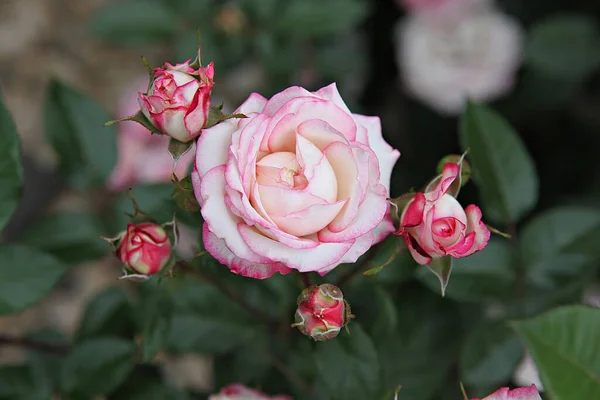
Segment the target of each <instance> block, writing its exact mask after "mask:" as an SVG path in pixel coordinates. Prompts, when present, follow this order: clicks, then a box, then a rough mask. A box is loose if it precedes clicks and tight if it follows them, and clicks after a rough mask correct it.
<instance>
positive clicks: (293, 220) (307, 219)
mask: <svg viewBox="0 0 600 400" xmlns="http://www.w3.org/2000/svg"><path fill="white" fill-rule="evenodd" d="M345 203H346V201H345V200H343V201H338V202H336V203H331V204H313V205H311V206H309V207H307V208H305V209H303V210H300V211H296V212H294V213H291V214H287V215H284V216H276V215H272V216H271V218H272V219H273V221H275V223H276V224H277V225H278V226H279V228H281V229H282V230H283V231H285V232H287V233H289V234H291V235H296V236H305V235H310V234H311V233H315V232H318V231H319V230H321V229H323V228H324V227H326V226H327V224H329V222H331V220H332V219H333V218H334V217H335V216H336V214H337V213H338V212H340V210H341V209H342V207H343V206H344V204H345Z"/></svg>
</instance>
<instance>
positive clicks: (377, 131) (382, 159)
mask: <svg viewBox="0 0 600 400" xmlns="http://www.w3.org/2000/svg"><path fill="white" fill-rule="evenodd" d="M352 117H354V120H355V121H356V122H357V123H358V124H359V125H362V126H363V127H365V128H366V129H367V138H368V142H367V143H363V144H365V145H368V146H369V148H370V149H371V150H373V152H374V153H375V154H376V155H377V159H378V160H379V172H380V180H379V182H380V183H381V184H382V185H383V186H385V188H386V190H387V192H388V193H390V181H391V177H392V169H393V168H394V165H396V161H398V158H399V157H400V152H399V151H398V150H396V149H394V148H393V147H392V146H390V145H389V144H388V143H387V142H386V141H385V140H384V139H383V135H382V134H381V120H380V119H379V117H367V116H364V115H359V114H352ZM357 137H358V135H357Z"/></svg>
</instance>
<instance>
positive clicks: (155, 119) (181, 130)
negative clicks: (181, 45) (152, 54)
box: [138, 60, 214, 142]
mask: <svg viewBox="0 0 600 400" xmlns="http://www.w3.org/2000/svg"><path fill="white" fill-rule="evenodd" d="M213 77H214V65H213V63H210V64H209V65H208V67H206V68H204V67H200V68H199V69H198V70H195V69H194V68H192V67H191V66H190V62H189V60H188V61H186V62H185V63H183V64H176V65H171V64H169V63H166V64H165V65H164V66H163V67H162V68H156V69H155V70H154V81H153V82H152V85H151V86H150V90H149V91H148V93H146V94H143V93H140V94H139V98H138V100H139V103H140V107H141V109H142V112H143V113H144V115H145V116H146V118H148V120H150V122H151V123H152V125H154V126H155V127H156V128H157V129H158V130H159V131H161V132H162V133H164V134H165V135H169V136H171V137H172V138H174V139H177V140H179V141H180V142H189V141H190V140H192V139H195V138H196V137H198V136H199V135H200V132H201V130H202V128H203V127H204V124H205V123H206V120H207V118H208V112H209V107H210V91H211V90H212V87H213V86H214V82H213Z"/></svg>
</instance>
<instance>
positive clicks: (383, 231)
mask: <svg viewBox="0 0 600 400" xmlns="http://www.w3.org/2000/svg"><path fill="white" fill-rule="evenodd" d="M390 209H391V207H390V206H388V210H387V212H386V214H385V216H384V217H383V220H381V222H380V223H379V225H377V227H376V228H375V229H374V230H373V237H374V240H373V244H375V243H379V242H381V241H382V240H383V239H385V238H386V237H388V236H389V234H390V233H392V232H394V231H395V230H396V227H395V226H394V221H393V220H392V214H391V212H390Z"/></svg>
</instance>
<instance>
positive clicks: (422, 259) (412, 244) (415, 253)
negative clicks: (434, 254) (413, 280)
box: [402, 232, 432, 265]
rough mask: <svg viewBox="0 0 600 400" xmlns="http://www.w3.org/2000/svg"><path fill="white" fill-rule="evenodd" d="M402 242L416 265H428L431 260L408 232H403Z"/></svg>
mask: <svg viewBox="0 0 600 400" xmlns="http://www.w3.org/2000/svg"><path fill="white" fill-rule="evenodd" d="M402 236H403V237H404V242H405V243H406V247H408V251H410V255H411V256H412V258H413V259H414V260H415V261H416V262H417V264H421V265H428V264H429V263H430V262H431V260H432V258H431V257H430V256H429V255H428V254H427V253H426V252H425V251H424V250H423V249H422V248H421V246H419V243H417V241H416V240H415V238H413V237H412V236H411V235H410V234H409V233H408V232H405V233H404V234H403V235H402Z"/></svg>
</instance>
